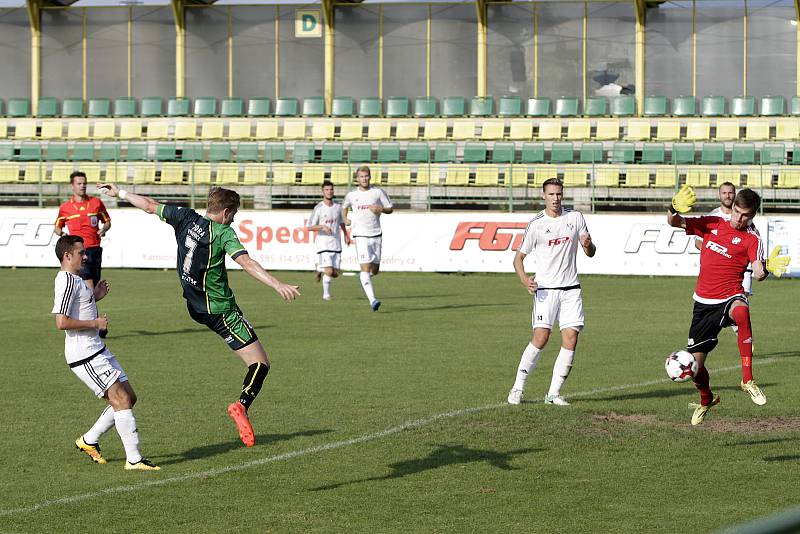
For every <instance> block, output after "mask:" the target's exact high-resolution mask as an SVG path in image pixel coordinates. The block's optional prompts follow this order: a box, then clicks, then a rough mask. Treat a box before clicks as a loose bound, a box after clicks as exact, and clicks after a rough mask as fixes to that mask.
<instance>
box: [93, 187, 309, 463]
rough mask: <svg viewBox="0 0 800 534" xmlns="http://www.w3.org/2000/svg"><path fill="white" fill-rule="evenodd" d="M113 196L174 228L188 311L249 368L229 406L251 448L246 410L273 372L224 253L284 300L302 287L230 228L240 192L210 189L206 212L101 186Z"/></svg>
mask: <svg viewBox="0 0 800 534" xmlns="http://www.w3.org/2000/svg"><path fill="white" fill-rule="evenodd" d="M98 188H99V189H100V190H101V191H102V192H103V193H105V194H106V195H108V196H110V197H119V198H121V199H123V200H125V201H126V202H129V203H131V204H132V205H134V206H135V207H137V208H139V209H141V210H144V211H146V212H147V213H153V214H156V215H158V216H159V217H160V218H161V220H163V221H165V222H166V223H167V224H169V225H170V226H172V227H173V229H174V230H175V240H176V241H177V244H178V264H177V270H178V276H179V278H180V280H181V286H182V287H183V296H184V298H185V299H186V306H187V308H188V309H189V315H190V316H191V317H192V319H194V320H195V321H197V322H198V323H201V324H204V325H206V326H208V327H209V328H210V329H211V330H213V331H214V332H216V333H217V334H219V335H220V336H222V338H223V339H224V340H225V342H226V343H227V344H228V346H229V347H230V348H231V349H232V350H233V351H234V352H235V353H236V355H237V356H239V358H241V360H242V361H243V362H244V364H245V365H246V366H247V374H246V375H245V377H244V383H243V385H242V393H241V395H240V397H239V400H238V401H237V402H234V403H232V404H230V405H229V406H228V414H229V415H230V416H231V417H232V418H233V420H234V421H235V422H236V426H237V428H238V429H239V436H240V437H241V438H242V442H243V443H244V444H245V445H246V446H248V447H251V446H253V444H254V443H255V434H254V433H253V427H252V425H251V424H250V420H249V418H248V416H247V410H248V408H249V407H250V405H251V404H252V402H253V400H254V399H255V397H256V395H258V392H259V391H260V390H261V386H262V384H263V383H264V379H265V378H266V377H267V373H268V372H269V367H270V364H269V358H268V357H267V353H266V351H265V350H264V347H263V346H262V345H261V342H260V341H259V340H258V337H257V336H256V333H255V331H254V330H253V328H252V327H251V326H250V323H248V322H247V319H245V318H244V316H243V315H242V312H241V310H240V309H239V307H238V306H237V305H236V299H235V298H234V296H233V291H231V288H230V286H229V285H228V271H227V270H226V268H225V256H226V255H228V256H230V257H231V259H233V261H235V262H236V263H238V264H239V265H241V266H242V269H244V270H245V271H246V272H247V273H248V274H249V275H250V276H252V277H253V278H255V279H256V280H258V281H259V282H262V283H263V284H266V285H268V286H269V287H271V288H272V289H274V290H275V291H276V292H277V293H278V294H279V295H280V296H281V298H283V299H284V300H289V301H290V300H294V299H295V298H296V297H297V296H299V295H300V288H299V286H293V285H289V284H285V283H283V282H281V281H280V280H278V279H277V278H275V277H274V276H272V275H271V274H269V273H268V272H267V271H265V270H264V268H263V267H261V265H260V264H259V263H258V262H257V261H255V260H254V259H252V258H251V257H250V255H249V254H248V253H247V250H246V249H245V248H244V247H243V246H242V244H241V243H240V242H239V238H238V237H236V232H234V230H233V228H231V223H232V222H233V218H234V216H236V212H237V211H238V209H239V194H238V193H236V192H235V191H231V190H230V189H223V188H221V187H215V188H213V189H211V191H209V193H208V207H207V209H206V215H205V216H202V215H200V214H199V213H197V212H196V211H194V210H192V209H189V208H183V207H179V206H172V205H169V204H161V203H159V202H157V201H155V200H153V199H152V198H149V197H146V196H144V195H137V194H136V193H130V192H127V191H125V190H124V189H119V188H118V187H117V186H116V185H114V184H99V185H98Z"/></svg>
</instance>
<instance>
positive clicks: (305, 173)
mask: <svg viewBox="0 0 800 534" xmlns="http://www.w3.org/2000/svg"><path fill="white" fill-rule="evenodd" d="M324 179H325V167H324V166H323V165H319V164H314V163H306V164H304V165H303V167H302V168H301V169H300V183H301V184H302V185H320V184H322V181H323V180H324Z"/></svg>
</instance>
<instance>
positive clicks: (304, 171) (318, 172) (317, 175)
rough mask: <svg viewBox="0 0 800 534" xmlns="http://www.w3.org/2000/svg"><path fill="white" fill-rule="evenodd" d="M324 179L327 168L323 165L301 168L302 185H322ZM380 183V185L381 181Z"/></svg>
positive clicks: (310, 165) (308, 165)
mask: <svg viewBox="0 0 800 534" xmlns="http://www.w3.org/2000/svg"><path fill="white" fill-rule="evenodd" d="M373 174H374V173H373ZM324 179H325V167H323V166H322V165H314V164H306V165H303V166H301V167H300V183H301V184H302V185H320V184H321V183H322V181H323V180H324ZM373 179H374V178H373ZM378 182H379V183H380V181H378Z"/></svg>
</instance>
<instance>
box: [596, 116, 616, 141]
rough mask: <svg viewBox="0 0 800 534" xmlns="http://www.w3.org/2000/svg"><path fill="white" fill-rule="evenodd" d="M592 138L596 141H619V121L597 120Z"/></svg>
mask: <svg viewBox="0 0 800 534" xmlns="http://www.w3.org/2000/svg"><path fill="white" fill-rule="evenodd" d="M594 138H595V139H597V140H598V141H616V140H617V139H619V119H598V121H597V131H596V133H595V136H594Z"/></svg>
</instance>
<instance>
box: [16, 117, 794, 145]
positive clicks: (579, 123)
mask: <svg viewBox="0 0 800 534" xmlns="http://www.w3.org/2000/svg"><path fill="white" fill-rule="evenodd" d="M12 129H13V131H12ZM9 137H10V138H13V139H62V138H66V139H98V140H100V139H127V140H135V139H150V140H156V139H205V140H214V139H230V140H242V139H261V140H268V139H286V140H303V139H315V140H326V139H341V140H343V141H349V140H359V139H369V140H384V139H397V140H414V139H426V140H440V139H452V140H456V141H461V140H470V139H483V140H486V141H492V140H503V139H508V140H513V141H526V140H532V139H538V140H542V141H557V140H560V139H566V140H572V141H583V140H590V139H591V140H596V141H614V140H618V139H626V140H629V141H648V140H650V139H655V140H659V141H673V140H675V141H677V140H686V141H705V140H716V141H737V140H740V139H741V140H745V141H768V140H770V139H775V140H800V118H778V119H772V120H770V119H727V118H726V119H716V120H710V119H689V120H680V119H627V120H625V119H623V120H620V119H595V120H590V119H564V120H562V119H511V120H504V119H456V120H452V121H448V120H447V119H424V120H417V119H399V120H396V121H393V120H389V119H368V120H362V119H340V120H334V119H314V120H310V121H307V120H306V119H284V120H280V119H255V120H252V121H251V120H249V119H231V120H227V121H223V120H220V119H207V120H197V119H188V118H183V119H150V120H147V121H143V120H140V119H122V120H120V121H116V120H114V119H97V120H86V119H73V120H66V121H64V120H61V119H47V120H41V121H39V120H36V119H17V120H14V121H13V122H9V121H8V120H3V119H0V138H9Z"/></svg>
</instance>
